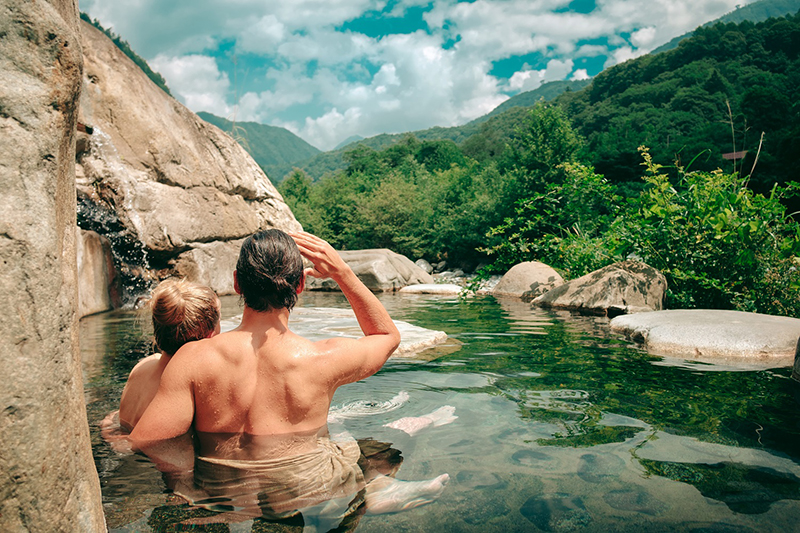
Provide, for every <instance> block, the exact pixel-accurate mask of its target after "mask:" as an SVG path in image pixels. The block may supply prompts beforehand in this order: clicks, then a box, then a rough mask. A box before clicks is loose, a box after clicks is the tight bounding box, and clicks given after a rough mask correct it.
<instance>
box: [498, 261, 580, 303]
mask: <svg viewBox="0 0 800 533" xmlns="http://www.w3.org/2000/svg"><path fill="white" fill-rule="evenodd" d="M563 284H564V279H563V278H562V277H561V275H560V274H559V273H558V272H556V271H555V270H553V269H552V268H551V267H549V266H547V265H546V264H544V263H540V262H539V261H526V262H524V263H519V264H517V265H514V266H513V267H511V270H509V271H508V272H506V273H505V275H504V276H503V277H502V278H500V281H499V282H498V283H497V285H496V286H495V287H494V289H492V293H491V294H492V295H493V296H515V297H517V298H522V299H523V300H532V299H534V298H536V297H537V296H540V295H542V294H544V293H545V292H547V291H549V290H551V289H554V288H555V287H558V286H560V285H563Z"/></svg>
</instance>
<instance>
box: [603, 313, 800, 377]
mask: <svg viewBox="0 0 800 533" xmlns="http://www.w3.org/2000/svg"><path fill="white" fill-rule="evenodd" d="M611 329H612V331H615V332H618V333H622V334H624V335H625V336H626V337H627V338H628V339H630V340H633V341H635V342H637V343H638V344H641V345H642V346H643V347H644V348H645V349H646V350H647V351H648V352H650V353H653V354H655V355H664V356H671V357H680V358H684V359H693V360H698V361H703V362H711V363H718V364H724V365H732V366H735V367H738V368H757V369H761V368H775V367H785V366H791V365H792V363H793V362H794V356H795V350H796V347H797V344H798V341H797V340H798V338H800V320H798V319H796V318H789V317H784V316H771V315H761V314H757V313H743V312H740V311H719V310H705V309H679V310H673V311H658V312H655V313H641V314H638V315H630V316H618V317H616V318H614V319H613V320H612V321H611Z"/></svg>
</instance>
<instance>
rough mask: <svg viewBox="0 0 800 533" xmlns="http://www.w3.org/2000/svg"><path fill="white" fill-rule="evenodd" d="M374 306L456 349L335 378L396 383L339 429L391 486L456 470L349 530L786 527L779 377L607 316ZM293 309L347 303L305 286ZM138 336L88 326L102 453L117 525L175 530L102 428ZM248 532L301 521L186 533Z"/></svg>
mask: <svg viewBox="0 0 800 533" xmlns="http://www.w3.org/2000/svg"><path fill="white" fill-rule="evenodd" d="M381 299H382V301H383V302H384V305H385V306H386V307H387V309H389V311H390V313H391V315H392V317H393V318H395V319H399V320H404V321H407V322H410V323H412V324H414V325H417V326H421V327H425V328H429V329H434V330H443V331H446V332H447V333H448V335H450V336H451V337H452V338H454V339H457V340H458V341H460V342H461V343H462V344H461V347H460V348H459V349H457V350H456V351H453V350H452V348H449V349H446V350H441V351H439V352H431V353H430V354H429V357H433V358H432V359H431V360H409V359H398V360H392V361H390V362H389V363H388V364H387V365H386V366H385V367H384V369H383V370H381V372H379V373H378V374H377V375H375V376H373V377H371V378H369V379H367V380H364V381H361V382H358V383H353V384H350V385H347V386H345V387H342V388H341V389H340V390H339V391H338V392H337V394H336V396H335V398H334V407H337V406H338V407H341V406H347V405H350V404H351V403H352V402H356V401H367V402H375V403H376V404H377V403H381V402H386V403H387V404H391V403H392V399H393V398H397V395H398V394H399V393H401V392H405V393H406V395H405V396H402V398H403V401H402V402H401V405H399V407H397V406H396V405H394V407H393V409H391V410H387V411H381V410H380V409H378V411H379V412H378V413H372V414H369V413H367V414H365V415H364V416H358V417H349V418H345V419H344V420H342V421H341V423H342V424H344V426H345V427H346V429H347V430H348V431H349V432H350V433H351V434H352V435H353V436H354V437H355V438H358V439H367V438H373V439H375V440H377V441H380V442H386V443H391V444H392V446H393V447H394V448H396V449H397V450H400V451H401V452H402V454H403V458H404V461H403V463H402V466H401V468H400V470H399V472H398V473H397V476H396V477H397V479H402V480H411V481H416V480H423V479H429V478H433V477H435V476H437V475H439V474H441V473H444V472H446V473H448V474H449V475H450V477H451V480H450V483H449V485H448V486H447V488H446V490H445V492H444V494H443V495H442V497H441V498H440V499H439V500H438V501H436V502H434V503H432V504H430V505H427V506H424V507H420V508H417V509H413V510H410V511H406V512H402V513H395V514H390V515H380V516H364V517H362V518H361V519H360V521H358V523H357V524H356V525H355V526H354V528H355V530H356V531H360V532H372V531H376V532H377V531H381V532H383V531H426V532H437V531H443V532H444V531H447V532H451V531H480V532H495V531H496V532H510V531H694V532H706V531H716V532H726V531H745V532H746V531H760V532H765V531H776V532H787V531H795V530H797V527H798V526H797V524H800V461H799V459H800V418H798V412H800V403H798V398H800V392H799V391H798V384H796V383H795V382H793V381H792V380H791V379H790V378H789V376H790V369H780V370H772V371H760V372H753V371H749V372H735V371H720V370H715V369H714V368H713V367H708V366H706V365H697V364H684V365H674V364H671V363H670V364H666V363H665V362H664V361H663V360H661V359H660V358H656V357H652V356H649V355H647V354H645V353H643V352H641V351H639V350H637V349H635V348H633V347H631V346H629V345H628V344H627V343H626V342H624V341H622V340H620V339H619V338H617V337H615V336H613V335H611V334H610V333H609V332H608V328H607V321H606V319H603V318H586V317H577V316H573V315H571V314H569V313H557V312H550V311H543V310H535V309H534V310H532V309H531V308H530V307H529V306H528V305H527V304H524V303H522V302H519V301H516V300H502V301H497V300H495V299H494V298H492V297H477V298H474V299H468V300H465V301H460V300H459V299H458V298H455V297H442V296H425V295H395V294H387V295H382V296H381ZM299 305H301V306H306V307H345V306H346V302H345V300H344V298H343V297H342V296H341V295H339V294H328V293H310V294H305V295H304V296H303V298H302V299H301V302H300V304H299ZM240 312H241V310H240V308H239V307H238V302H237V301H236V299H235V298H224V299H223V316H224V317H230V316H233V315H235V314H238V313H240ZM148 335H149V331H148V328H147V323H146V320H141V319H137V317H136V315H135V314H134V313H133V312H130V311H115V312H111V313H106V314H102V315H96V316H93V317H87V318H85V319H84V320H82V321H81V347H82V352H83V358H84V370H85V378H86V397H87V403H88V413H89V421H90V424H91V427H92V439H93V447H94V455H95V461H96V464H97V469H98V472H99V474H100V479H101V484H102V489H103V498H104V505H105V510H106V516H107V520H108V523H109V527H110V528H111V529H112V530H115V531H184V530H186V529H187V526H181V525H179V524H178V523H179V522H180V521H181V520H183V519H184V518H186V517H187V516H195V515H193V514H192V511H190V510H189V509H187V508H186V506H185V505H181V501H180V500H179V499H178V498H177V497H176V496H173V495H171V494H168V491H166V488H165V484H164V482H163V481H162V478H161V474H160V473H159V472H158V471H157V470H156V469H155V467H154V466H153V465H152V464H151V463H150V462H149V461H148V460H147V459H146V458H144V457H142V456H138V455H125V454H119V453H116V452H115V451H114V450H112V449H111V448H110V447H109V446H108V444H106V443H105V442H103V440H102V438H101V437H100V435H99V430H98V429H97V424H98V422H99V421H100V420H101V419H102V418H103V417H104V416H105V415H106V414H107V413H108V412H109V411H111V410H113V409H115V408H116V407H117V406H118V402H119V397H120V394H121V392H122V387H123V385H124V381H125V378H126V377H127V374H128V372H129V371H130V369H131V368H132V367H133V365H134V364H135V362H136V361H137V360H138V359H139V358H140V357H142V356H144V355H147V354H149V353H150V350H151V345H150V342H149V340H148ZM426 359H427V358H426ZM443 405H450V406H453V407H455V414H456V415H457V416H458V419H457V420H455V421H454V422H453V423H451V424H448V425H443V426H441V427H428V428H425V429H424V430H422V431H421V432H420V433H419V434H417V435H415V436H413V437H411V436H409V435H407V434H405V433H403V432H402V431H399V430H396V429H393V428H389V427H384V424H386V423H389V422H392V421H394V420H397V419H398V418H402V417H407V416H420V415H423V414H426V413H429V412H431V411H433V410H435V409H437V408H439V407H441V406H443ZM366 411H369V409H366ZM195 513H196V511H195ZM207 514H210V513H207ZM203 516H205V515H203ZM194 527H195V528H197V527H198V526H194ZM250 528H252V530H253V531H302V522H295V523H282V524H270V523H269V522H266V521H256V523H254V524H251V523H247V524H232V525H227V524H213V525H209V526H200V528H199V529H194V530H201V531H202V530H205V531H241V530H244V531H248V530H250Z"/></svg>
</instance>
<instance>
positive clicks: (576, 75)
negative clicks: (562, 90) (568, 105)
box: [569, 68, 590, 81]
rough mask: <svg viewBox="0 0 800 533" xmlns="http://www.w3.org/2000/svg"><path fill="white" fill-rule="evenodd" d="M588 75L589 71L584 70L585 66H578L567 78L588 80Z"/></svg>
mask: <svg viewBox="0 0 800 533" xmlns="http://www.w3.org/2000/svg"><path fill="white" fill-rule="evenodd" d="M589 77H590V76H589V73H588V72H586V69H585V68H579V69H577V70H576V71H575V72H573V73H572V76H570V78H569V79H571V80H575V81H582V80H588V79H589Z"/></svg>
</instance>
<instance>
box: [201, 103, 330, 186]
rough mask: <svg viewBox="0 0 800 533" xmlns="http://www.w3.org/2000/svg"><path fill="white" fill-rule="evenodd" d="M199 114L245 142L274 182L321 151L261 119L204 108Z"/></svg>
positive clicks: (239, 140) (248, 149)
mask: <svg viewBox="0 0 800 533" xmlns="http://www.w3.org/2000/svg"><path fill="white" fill-rule="evenodd" d="M197 115H198V116H199V117H200V118H202V119H203V120H205V121H206V122H208V123H210V124H213V125H215V126H216V127H218V128H219V129H221V130H222V131H224V132H225V133H227V134H228V135H230V136H231V137H233V138H234V139H236V140H237V141H238V142H239V144H241V145H242V146H243V147H244V149H245V150H247V151H248V152H249V153H250V155H251V156H252V157H253V159H254V160H255V161H256V163H258V165H259V166H260V167H261V168H262V169H264V172H265V173H266V174H267V176H269V178H270V180H272V182H273V183H277V182H278V181H280V180H281V179H282V178H283V177H284V176H285V175H286V174H287V173H289V172H290V171H291V170H292V167H293V166H294V165H297V164H298V162H300V161H305V160H307V159H308V158H310V157H313V156H315V155H316V154H318V153H320V151H319V149H317V148H315V147H314V146H312V145H310V144H309V143H307V142H306V141H304V140H303V139H301V138H300V137H298V136H297V135H295V134H294V133H292V132H291V131H289V130H287V129H285V128H280V127H277V126H267V125H265V124H259V123H257V122H235V123H234V122H231V121H230V120H227V119H224V118H221V117H218V116H216V115H212V114H211V113H206V112H204V111H201V112H199V113H197Z"/></svg>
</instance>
